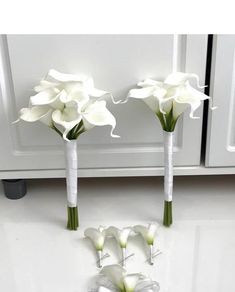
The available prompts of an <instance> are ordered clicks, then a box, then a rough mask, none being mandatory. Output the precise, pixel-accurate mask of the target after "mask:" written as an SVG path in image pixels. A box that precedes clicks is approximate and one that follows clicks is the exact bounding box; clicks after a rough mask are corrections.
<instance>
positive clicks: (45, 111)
mask: <svg viewBox="0 0 235 292" xmlns="http://www.w3.org/2000/svg"><path fill="white" fill-rule="evenodd" d="M34 91H35V92H36V94H35V95H33V96H31V97H30V99H29V106H28V107H27V108H22V109H21V110H20V112H19V119H18V120H17V121H19V120H23V121H25V122H29V123H32V122H37V121H39V122H42V123H43V124H45V125H47V126H48V127H49V128H51V129H52V130H54V131H55V132H56V133H58V134H59V135H60V136H61V137H62V138H63V139H64V144H65V156H66V182H67V201H68V222H67V228H68V229H70V230H76V229H77V227H78V225H79V223H78V210H77V139H78V138H79V136H80V135H81V134H82V133H84V132H86V131H87V130H90V129H91V128H93V127H95V126H106V125H108V126H111V133H110V134H111V136H112V137H119V136H117V135H115V134H113V130H114V128H115V126H116V119H115V117H114V116H113V114H112V113H111V112H110V111H109V110H108V108H107V104H106V101H105V99H106V98H107V97H109V98H111V99H112V101H113V102H114V100H113V97H112V95H111V93H109V92H107V91H105V90H101V89H97V88H95V87H94V82H93V79H92V78H90V77H87V76H84V75H72V74H64V73H60V72H58V71H56V70H54V69H51V70H49V72H48V74H47V76H46V77H45V78H44V79H43V80H41V81H40V84H39V85H37V86H35V87H34ZM115 103H117V102H115Z"/></svg>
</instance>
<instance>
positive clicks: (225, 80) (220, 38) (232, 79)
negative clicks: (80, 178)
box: [206, 35, 235, 167]
mask: <svg viewBox="0 0 235 292" xmlns="http://www.w3.org/2000/svg"><path fill="white" fill-rule="evenodd" d="M234 53H235V35H217V36H215V37H214V41H213V65H212V66H213V67H212V75H211V76H212V79H211V92H210V95H211V96H212V98H213V104H214V105H215V106H217V107H218V108H217V109H216V110H214V111H209V124H208V138H207V153H206V166H211V167H213V166H214V167H217V166H235V103H234V102H235V54H234Z"/></svg>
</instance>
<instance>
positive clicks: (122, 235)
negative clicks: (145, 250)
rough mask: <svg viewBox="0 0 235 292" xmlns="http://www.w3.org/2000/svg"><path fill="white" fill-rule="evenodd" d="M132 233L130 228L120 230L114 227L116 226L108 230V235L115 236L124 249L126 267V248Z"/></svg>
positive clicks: (123, 256) (123, 260) (123, 258)
mask: <svg viewBox="0 0 235 292" xmlns="http://www.w3.org/2000/svg"><path fill="white" fill-rule="evenodd" d="M131 231H132V229H131V228H129V227H125V228H123V229H118V228H117V227H114V226H110V227H109V228H108V229H107V230H106V235H108V236H109V235H110V236H113V237H114V238H115V239H116V241H117V242H118V244H119V246H120V247H121V249H122V265H123V266H125V265H126V246H127V241H128V237H129V235H130V233H131Z"/></svg>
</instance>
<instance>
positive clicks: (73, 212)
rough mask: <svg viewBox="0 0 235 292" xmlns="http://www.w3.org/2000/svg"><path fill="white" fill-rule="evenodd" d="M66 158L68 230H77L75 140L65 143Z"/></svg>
mask: <svg viewBox="0 0 235 292" xmlns="http://www.w3.org/2000/svg"><path fill="white" fill-rule="evenodd" d="M65 158H66V186H67V206H68V208H67V211H68V222H67V228H68V229H69V230H77V227H78V226H79V222H78V209H77V186H78V184H77V140H70V141H65Z"/></svg>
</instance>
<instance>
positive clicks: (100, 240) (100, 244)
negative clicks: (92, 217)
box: [84, 226, 105, 267]
mask: <svg viewBox="0 0 235 292" xmlns="http://www.w3.org/2000/svg"><path fill="white" fill-rule="evenodd" d="M84 235H85V237H87V238H89V239H90V240H91V241H92V243H93V245H94V247H95V249H96V251H97V252H98V266H99V267H101V266H102V256H103V249H104V242H105V229H104V228H103V227H101V226H100V227H99V228H98V229H96V228H93V227H91V228H87V229H86V230H85V231H84Z"/></svg>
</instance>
